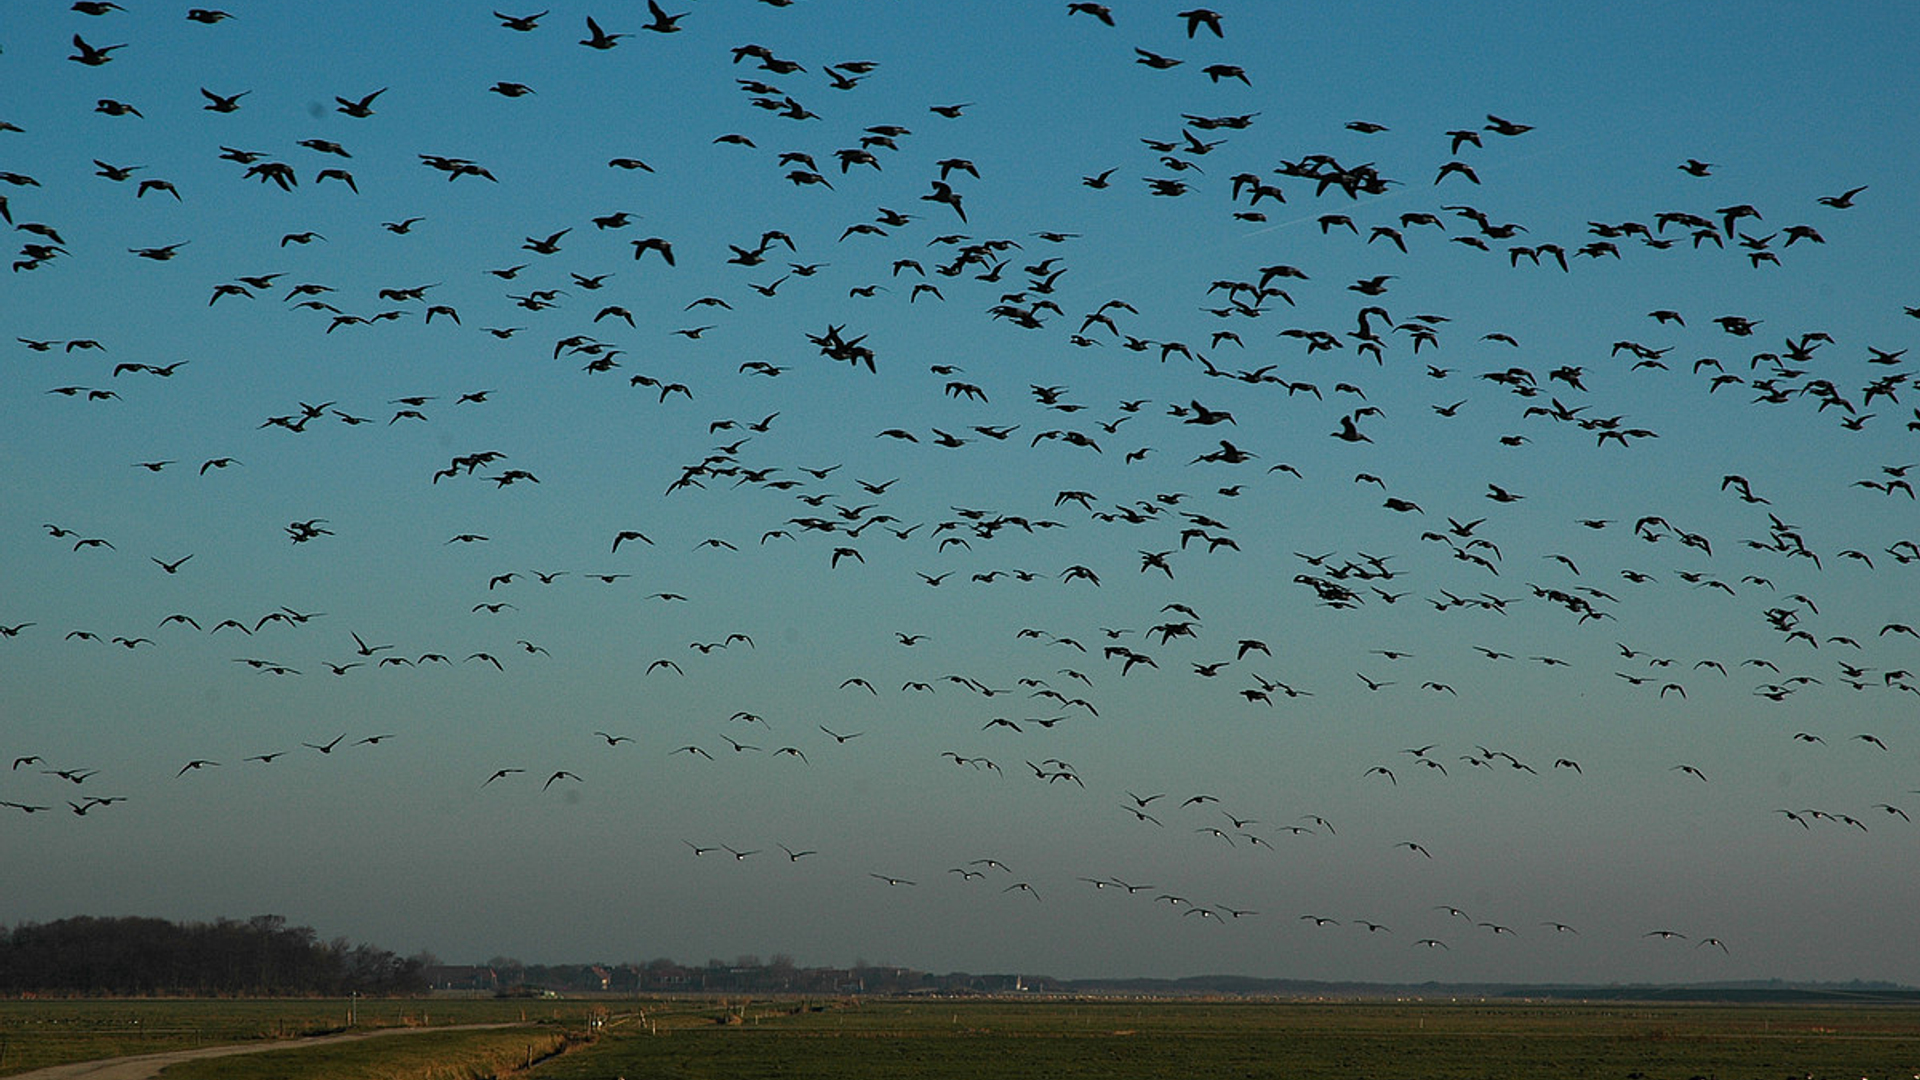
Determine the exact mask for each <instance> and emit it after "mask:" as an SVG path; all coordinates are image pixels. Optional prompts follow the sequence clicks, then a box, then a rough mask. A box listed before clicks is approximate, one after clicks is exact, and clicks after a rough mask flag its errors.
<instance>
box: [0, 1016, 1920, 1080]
mask: <svg viewBox="0 0 1920 1080" xmlns="http://www.w3.org/2000/svg"><path fill="white" fill-rule="evenodd" d="M345 1010H346V1003H345V1002H315V1001H302V1002H199V1001H178V1002H144V1001H143V1002H91V1001H89V1002H7V1003H0V1038H4V1039H5V1042H6V1046H7V1050H6V1052H5V1057H4V1059H3V1060H0V1075H12V1074H15V1073H18V1072H22V1071H25V1070H27V1069H31V1068H34V1067H37V1066H40V1065H46V1064H51V1063H54V1062H56V1061H72V1060H83V1059H86V1058H92V1057H102V1056H111V1055H114V1054H125V1053H142V1052H151V1051H153V1050H158V1049H165V1048H170V1047H179V1046H193V1045H196V1044H200V1045H207V1044H213V1043H218V1042H223V1041H225V1042H245V1041H251V1040H260V1039H266V1038H273V1037H276V1036H286V1035H295V1034H299V1033H302V1032H313V1031H319V1030H322V1029H331V1028H334V1027H338V1026H339V1024H340V1022H341V1020H342V1019H343V1018H344V1015H345ZM358 1014H359V1015H358V1019H359V1023H360V1025H361V1026H362V1027H365V1026H368V1025H432V1026H435V1027H441V1026H449V1025H453V1024H472V1023H486V1022H511V1023H516V1024H517V1023H519V1022H520V1021H522V1020H523V1019H524V1020H525V1021H526V1022H527V1024H528V1025H529V1027H525V1028H512V1029H504V1030H502V1029H494V1030H487V1031H472V1030H469V1031H458V1032H456V1031H437V1032H429V1033H426V1034H423V1035H418V1036H414V1037H409V1038H395V1039H375V1040H367V1041H364V1042H359V1043H349V1044H333V1045H331V1046H327V1047H300V1046H298V1044H290V1046H289V1048H287V1049H284V1050H275V1051H272V1052H270V1054H269V1055H267V1056H265V1057H262V1056H258V1055H249V1056H246V1057H237V1058H230V1059H205V1060H199V1061H193V1062H188V1063H184V1064H181V1065H177V1066H174V1067H173V1068H171V1069H170V1070H169V1071H168V1072H167V1074H166V1075H167V1076H168V1077H169V1078H173V1080H223V1078H227V1077H245V1076H258V1075H262V1074H263V1073H262V1070H263V1068H267V1069H269V1071H271V1073H272V1074H273V1075H275V1076H280V1077H287V1078H290V1080H300V1078H304V1077H320V1076H327V1077H341V1076H347V1077H356V1078H358V1077H364V1078H368V1080H379V1078H385V1077H399V1076H407V1077H421V1076H427V1077H442V1076H444V1077H449V1078H453V1077H470V1076H489V1075H507V1074H509V1073H514V1072H519V1073H520V1074H521V1075H526V1076H530V1077H534V1078H538V1080H604V1078H606V1077H611V1076H625V1077H629V1078H633V1080H638V1078H641V1077H675V1078H700V1077H716V1078H718V1077H727V1078H756V1077H781V1078H783V1080H808V1078H813V1077H820V1078H823V1080H824V1078H830V1077H831V1078H836V1080H844V1078H849V1077H863V1076H874V1077H880V1076H885V1077H928V1078H947V1077H952V1078H967V1080H973V1078H976V1077H979V1076H983V1075H991V1076H994V1077H1036V1078H1038V1077H1047V1078H1050V1080H1051V1078H1060V1077H1121V1078H1126V1077H1141V1078H1147V1077H1154V1078H1159V1077H1168V1076H1211V1077H1224V1076H1239V1077H1287V1078H1290V1080H1318V1078H1322V1077H1325V1078H1336V1077H1337V1078H1340V1080H1354V1078H1362V1077H1406V1076H1418V1077H1422V1078H1429V1080H1444V1078H1452V1077H1459V1078H1462V1080H1466V1078H1473V1080H1485V1078H1501V1077H1537V1076H1552V1077H1554V1078H1555V1080H1588V1078H1594V1080H1669V1078H1671V1080H1690V1078H1692V1077H1696V1076H1704V1077H1714V1078H1716V1080H1740V1078H1755V1080H1779V1078H1781V1077H1789V1076H1790V1077H1796V1078H1797V1077H1810V1078H1814V1080H1824V1078H1835V1080H1838V1078H1847V1080H1853V1078H1856V1077H1874V1078H1883V1077H1902V1078H1905V1077H1911V1076H1914V1075H1916V1074H1917V1073H1920V1012H1916V1011H1914V1010H1910V1009H1901V1008H1881V1007H1858V1008H1854V1007H1844V1006H1819V1007H1808V1006H1738V1007H1735V1006H1716V1005H1640V1004H1633V1003H1620V1002H1609V1003H1606V1004H1604V1005H1595V1004H1589V1003H1577V1002H1576V1003H1552V1004H1538V1003H1527V1002H1515V1001H1499V1002H1495V1001H1482V1000H1464V999H1463V1000H1440V1001H1414V1000H1409V1001H1397V1002H1304V1001H1282V1002H1252V1001H1148V1000H1137V1001H1136V1000H1115V999H1095V1000H1006V999H995V1000H961V1001H952V1000H914V1001H898V1000H883V1001H872V1000H847V999H835V1000H811V1001H802V1000H785V999H774V1000H767V999H754V1000H748V999H728V1000H720V999H693V1000H687V999H680V1000H665V999H639V1000H635V999H617V1000H615V999H599V1000H591V1001H582V1000H562V1001H539V1002H493V1001H485V1002H440V1001H433V1002H425V1001H405V1002H361V1003H360V1004H359V1006H358ZM136 1027H138V1028H145V1029H148V1030H146V1031H145V1032H142V1033H138V1034H136V1033H133V1032H131V1031H130V1030H129V1029H131V1028H136ZM569 1035H571V1036H572V1037H573V1038H574V1039H576V1040H577V1041H576V1042H575V1043H574V1044H573V1045H572V1047H571V1048H570V1049H568V1050H567V1051H566V1052H564V1053H561V1054H557V1055H555V1056H552V1057H549V1058H547V1059H546V1060H543V1061H538V1063H537V1064H535V1065H534V1067H533V1068H532V1069H531V1070H526V1071H524V1072H523V1071H522V1070H523V1069H524V1066H525V1064H526V1061H527V1059H528V1058H529V1057H531V1058H534V1059H536V1060H537V1059H539V1058H541V1057H543V1056H545V1055H547V1054H548V1053H550V1051H551V1050H552V1049H556V1048H558V1047H559V1046H560V1044H561V1043H562V1042H563V1041H564V1040H566V1039H567V1038H568V1036H569ZM268 1061H270V1062H271V1065H270V1067H269V1066H267V1065H264V1064H263V1063H264V1062H268Z"/></svg>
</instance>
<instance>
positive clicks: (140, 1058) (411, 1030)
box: [7, 1024, 520, 1080]
mask: <svg viewBox="0 0 1920 1080" xmlns="http://www.w3.org/2000/svg"><path fill="white" fill-rule="evenodd" d="M519 1026H520V1025H518V1024H458V1025H451V1026H446V1027H397V1028H379V1029H376V1030H374V1031H363V1032H353V1033H350V1034H346V1035H322V1036H319V1037H317V1038H312V1039H273V1040H268V1041H264V1042H257V1043H237V1044H233V1045H228V1046H199V1047H195V1048H193V1049H191V1050H167V1051H163V1052H161V1053H157V1054H135V1055H133V1056H131V1057H117V1058H101V1059H99V1060H96V1061H73V1062H68V1063H67V1064H65V1065H51V1066H48V1067H47V1068H44V1069H35V1070H34V1071H33V1072H28V1073H15V1074H14V1075H13V1076H10V1077H8V1078H7V1080H152V1078H153V1077H156V1076H159V1075H160V1070H161V1069H164V1068H166V1067H167V1066H169V1065H177V1064H179V1063H180V1062H182V1061H193V1060H195V1059H197V1058H210V1057H226V1056H227V1055H229V1054H260V1053H265V1052H266V1051H268V1050H290V1049H296V1048H299V1047H304V1046H325V1045H327V1044H328V1043H337V1042H351V1041H353V1040H356V1039H378V1038H385V1037H388V1036H396V1035H417V1034H419V1033H421V1032H425V1031H484V1030H486V1029H488V1028H507V1027H519Z"/></svg>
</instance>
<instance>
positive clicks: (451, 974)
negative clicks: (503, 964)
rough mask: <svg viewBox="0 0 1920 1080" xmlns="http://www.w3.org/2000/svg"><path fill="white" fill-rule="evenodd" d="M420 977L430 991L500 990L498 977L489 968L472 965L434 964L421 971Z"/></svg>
mask: <svg viewBox="0 0 1920 1080" xmlns="http://www.w3.org/2000/svg"><path fill="white" fill-rule="evenodd" d="M420 973H421V975H423V976H424V977H425V978H426V980H427V987H428V989H431V990H486V991H494V990H498V989H500V977H499V975H497V974H496V973H495V972H494V970H493V969H492V968H490V967H480V966H475V965H472V964H435V965H433V966H431V967H427V968H423V969H421V972H420Z"/></svg>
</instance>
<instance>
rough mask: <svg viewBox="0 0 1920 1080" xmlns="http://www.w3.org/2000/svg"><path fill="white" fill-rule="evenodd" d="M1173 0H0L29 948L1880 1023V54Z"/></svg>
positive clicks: (1888, 403) (1893, 279) (1511, 8)
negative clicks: (257, 928)
mask: <svg viewBox="0 0 1920 1080" xmlns="http://www.w3.org/2000/svg"><path fill="white" fill-rule="evenodd" d="M1217 2H1218V3H1219V5H1220V6H1219V7H1218V8H1217V9H1216V11H1217V21H1218V33H1217V34H1216V32H1215V31H1214V30H1213V29H1212V28H1211V27H1210V26H1209V25H1208V20H1207V19H1205V18H1200V17H1194V18H1191V19H1190V18H1189V17H1188V16H1186V15H1185V14H1184V13H1185V12H1188V11H1197V10H1200V9H1190V8H1187V7H1185V6H1184V5H1176V4H1162V3H1150V2H1145V0H1114V2H1113V3H1111V4H1110V5H1108V7H1107V9H1106V14H1107V15H1108V16H1109V17H1110V19H1111V23H1112V25H1108V24H1107V22H1106V21H1104V20H1103V19H1102V18H1100V17H1099V15H1098V13H1097V12H1096V11H1094V10H1092V9H1095V8H1097V7H1098V5H1091V4H1076V5H1068V4H1065V3H1046V4H1026V3H1001V2H983V3H975V4H942V5H935V4H930V3H920V2H906V3H898V4H885V5H881V4H853V3H836V2H829V0H793V2H791V3H787V4H783V5H776V4H772V3H768V2H765V0H759V2H755V0H682V2H681V4H679V5H668V10H667V11H665V12H664V13H658V14H656V13H653V12H649V11H648V10H647V8H646V7H645V6H643V5H640V4H636V3H632V2H630V0H612V2H603V3H597V4H588V5H578V4H572V3H565V2H556V3H553V4H552V5H551V7H550V10H547V11H545V13H544V14H541V15H540V16H539V17H538V18H537V19H535V18H532V16H534V15H535V14H536V12H535V10H534V9H529V10H525V11H521V10H519V9H513V10H506V9H502V14H501V15H494V14H491V13H490V12H491V9H490V8H489V7H487V6H485V5H459V8H460V9H461V10H458V11H453V10H451V8H452V6H451V5H439V6H436V5H399V4H372V3H362V2H357V0H344V2H341V3H335V4H328V5H283V4H266V3H250V2H235V3H233V4H231V5H230V6H229V8H227V9H226V10H227V12H228V13H229V14H228V17H226V18H213V17H211V16H203V17H202V18H200V19H196V18H192V17H190V16H189V13H188V9H186V8H184V7H180V6H175V5H167V4H151V3H145V2H140V0H128V2H127V3H125V4H124V5H112V4H109V5H104V8H103V13H101V14H97V15H96V14H90V13H88V12H86V11H82V10H74V9H70V8H69V7H68V5H66V4H62V3H44V2H40V0H30V2H26V3H20V4H17V5H14V6H13V8H12V9H11V10H10V12H9V18H8V20H7V22H6V24H5V26H4V27H0V88H3V89H0V122H4V123H3V125H0V181H4V183H0V196H4V198H5V199H6V202H5V204H4V205H5V209H6V213H7V216H8V219H9V221H10V228H11V230H12V231H11V232H10V234H9V236H10V239H11V241H12V243H13V245H14V249H13V250H12V251H10V252H9V254H10V255H11V256H12V257H11V259H10V260H9V261H10V262H11V263H12V264H13V266H12V272H11V273H9V274H7V275H6V276H5V277H4V278H0V327H4V334H0V553H4V558H0V631H3V632H4V636H0V759H4V761H5V762H7V763H11V765H12V767H11V768H9V769H7V770H6V771H5V772H0V801H4V802H5V803H7V804H8V805H6V806H0V863H3V864H4V865H5V866H7V867H8V872H7V880H8V885H7V887H6V888H5V889H3V890H0V919H5V920H7V921H8V922H9V923H17V922H22V921H44V920H51V919H57V918H61V917H65V916H70V915H77V914H96V915H120V914H137V915H155V916H161V917H167V918H174V919H183V920H201V919H214V918H220V917H235V918H244V917H247V916H250V915H253V914H259V913H267V912H271V913H275V914H280V915H284V916H286V917H287V918H289V919H290V920H292V921H294V922H295V923H299V924H305V925H311V926H313V927H315V928H316V929H317V930H319V931H320V932H321V933H322V934H323V935H326V936H334V935H341V936H347V937H350V938H353V939H354V940H364V941H370V942H373V943H376V944H378V945H381V946H382V947H386V948H391V949H394V950H396V951H399V952H403V953H408V952H413V951H415V950H430V951H432V952H433V953H435V954H436V955H439V956H441V957H442V958H444V959H447V960H449V961H452V962H478V961H481V960H484V959H486V958H487V957H490V956H495V955H500V954H506V955H513V956H517V957H520V958H522V959H524V960H527V961H545V962H568V961H589V960H591V961H602V962H621V961H644V960H647V959H651V958H654V957H659V956H667V957H673V958H676V959H679V960H682V961H686V962H698V961H700V960H703V959H705V958H708V957H720V958H731V957H734V956H736V955H741V954H756V955H769V954H773V953H785V954H789V955H791V956H793V957H794V958H795V959H796V960H797V961H798V962H799V963H802V964H810V965H844V964H850V963H852V962H854V961H855V960H866V961H869V962H875V963H893V964H901V965H907V966H912V967H918V968H923V969H930V970H936V971H955V970H958V971H1002V972H1030V973H1043V974H1050V975H1056V976H1062V977H1078V976H1127V975H1158V976H1177V975H1187V974H1198V973H1219V972H1230V973H1243V974H1250V975H1262V976H1274V977H1296V978H1314V979H1361V980H1387V981H1406V982H1420V981H1426V980H1447V981H1454V980H1474V981H1481V980H1491V981H1532V982H1640V981H1653V982H1682V981H1706V980H1720V979H1748V978H1776V977H1777V978H1789V979H1854V978H1860V979H1886V980H1895V981H1906V982H1911V981H1913V980H1915V979H1916V978H1920V975H1916V971H1917V970H1920V968H1917V967H1916V962H1917V961H1920V944H1916V943H1915V941H1914V939H1913V937H1912V935H1911V934H1910V933H1907V932H1906V931H1907V930H1908V929H1909V928H1910V923H1911V916H1912V902H1911V901H1912V888H1911V883H1912V881H1913V880H1915V877H1916V874H1917V873H1920V843H1917V842H1916V841H1920V833H1916V832H1915V831H1914V830H1915V825H1914V824H1913V823H1912V822H1911V821H1910V820H1909V816H1908V815H1909V812H1912V813H1920V797H1916V795H1915V791H1916V789H1915V788H1913V787H1909V786H1908V785H1914V784H1920V768H1917V767H1916V766H1917V765H1920V735H1917V734H1916V732H1915V730H1914V724H1913V718H1914V717H1915V715H1916V705H1917V704H1920V702H1916V699H1915V697H1914V696H1913V695H1915V694H1916V693H1920V677H1916V676H1915V674H1914V672H1915V671H1916V670H1920V635H1916V634H1915V633H1914V631H1913V629H1911V628H1912V627H1917V626H1920V576H1916V575H1920V547H1916V546H1915V544H1916V542H1920V511H1917V510H1916V503H1915V501H1914V496H1913V489H1912V486H1911V485H1912V484H1914V483H1915V482H1920V473H1909V472H1908V470H1909V468H1912V467H1914V466H1915V463H1916V462H1920V434H1916V431H1920V426H1916V425H1920V411H1916V409H1915V402H1914V396H1915V394H1916V393H1920V389H1916V388H1915V387H1913V386H1912V385H1910V381H1911V373H1912V371H1913V370H1914V368H1913V362H1912V360H1911V359H1910V358H1909V357H1908V356H1907V355H1906V350H1907V349H1908V348H1909V347H1911V346H1912V344H1913V342H1914V339H1915V336H1916V332H1920V323H1916V322H1915V318H1916V317H1920V310H1917V309H1916V308H1915V305H1920V294H1916V293H1915V292H1914V291H1913V284H1912V283H1913V281H1914V280H1915V276H1914V273H1913V271H1914V260H1913V256H1912V252H1913V251H1914V250H1915V241H1916V239H1917V238H1916V232H1920V218H1916V217H1915V216H1914V215H1912V214H1911V213H1908V212H1906V210H1907V208H1909V207H1911V206H1912V205H1913V204H1914V200H1915V195H1916V191H1915V182H1914V179H1913V178H1914V177H1915V176H1916V175H1920V169H1917V168H1916V164H1920V163H1917V162H1916V161H1915V155H1916V153H1920V151H1917V150H1916V149H1915V147H1914V146H1913V145H1912V140H1910V139H1904V138H1901V137H1900V135H1901V133H1902V132H1904V131H1905V130H1906V129H1907V127H1908V126H1909V120H1908V118H1909V117H1910V116H1911V114H1912V110H1913V107H1914V104H1915V101H1916V87H1917V86H1920V79H1917V78H1916V76H1915V75H1914V74H1913V73H1912V71H1911V65H1909V64H1907V63H1906V60H1907V59H1908V58H1909V54H1910V53H1911V50H1912V46H1913V44H1914V37H1915V33H1914V29H1913V26H1912V24H1911V22H1910V20H1904V19H1901V18H1900V17H1899V15H1898V13H1896V12H1895V11H1894V10H1893V9H1892V8H1889V7H1884V6H1880V5H1865V4H1860V5H1843V6H1841V7H1838V8H1836V9H1833V10H1829V11H1825V12H1823V13H1822V14H1821V15H1820V16H1819V17H1818V18H1814V17H1812V16H1810V15H1808V14H1806V13H1805V12H1804V10H1803V9H1802V8H1800V7H1799V6H1798V5H1789V4H1756V5H1750V6H1749V7H1747V8H1743V14H1742V18H1741V19H1740V20H1739V21H1738V22H1737V23H1731V24H1730V23H1727V22H1726V21H1725V20H1724V12H1722V11H1720V10H1719V9H1718V8H1717V7H1716V6H1713V5H1705V4H1695V3H1686V4H1679V5H1674V4H1660V5H1654V4H1648V3H1614V4H1607V5H1597V4H1575V5H1562V6H1560V7H1558V8H1555V9H1554V10H1553V11H1551V12H1548V11H1545V10H1541V9H1535V8H1533V7H1530V6H1527V5H1510V4H1498V3H1480V2H1463V3H1457V4H1450V5H1445V6H1444V7H1436V6H1435V5H1432V4H1424V3H1380V4H1366V5H1358V6H1356V5H1346V4H1304V5H1273V4H1262V3H1253V2H1235V0H1217ZM83 6H84V5H83ZM507 17H515V18H519V17H524V18H525V22H526V23H528V24H531V26H530V28H527V29H516V28H514V27H512V26H509V25H507V23H508V22H510V21H513V20H512V19H510V18H507ZM589 19H591V20H592V21H593V24H594V25H597V26H599V27H600V28H601V31H602V32H603V33H604V34H605V35H610V36H612V43H611V47H607V48H595V47H592V46H590V45H585V44H582V42H583V41H591V40H593V38H594V34H593V33H592V32H591V31H590V28H589V25H588V20H589ZM1169 61H1178V62H1177V63H1169ZM1209 69H1211V73H1209ZM116 113H117V114H118V115H116ZM610 162H625V163H626V165H625V166H622V165H616V164H610ZM1690 163H1691V164H1690ZM276 176H280V177H284V178H286V181H287V182H286V183H285V184H284V185H283V184H281V183H278V182H276V180H275V177H276ZM303 241H304V242H303ZM663 248H664V249H665V250H664V251H663ZM668 251H670V253H671V256H672V257H671V258H670V259H669V258H667V257H666V253H667V252H668ZM1556 252H1558V253H1559V255H1560V256H1561V257H1564V259H1565V266H1564V268H1563V267H1562V266H1561V265H1560V264H1559V262H1558V261H1557V259H1556V254H1555V253H1556ZM248 279H254V280H253V281H251V282H250V281H249V280H248ZM1655 313H1659V314H1655Z"/></svg>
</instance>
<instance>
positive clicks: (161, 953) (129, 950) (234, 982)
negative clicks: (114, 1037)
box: [0, 915, 427, 996]
mask: <svg viewBox="0 0 1920 1080" xmlns="http://www.w3.org/2000/svg"><path fill="white" fill-rule="evenodd" d="M426 988H427V984H426V980H425V979H424V978H423V977H422V976H421V974H420V963H419V961H417V960H407V959H402V958H400V957H398V956H395V955H394V954H393V953H390V952H387V951H386V950H384V949H377V948H374V947H373V946H371V945H356V944H354V943H352V942H350V941H347V940H346V939H345V938H335V939H333V940H332V941H321V940H320V938H319V935H317V934H316V933H314V931H313V929H312V928H311V927H306V926H288V925H287V922H286V919H284V918H282V917H281V916H278V915H256V916H254V917H253V918H251V919H247V920H245V921H236V920H232V919H220V920H217V921H215V922H210V923H199V922H196V923H174V922H168V921H167V920H165V919H151V918H137V917H124V918H95V917H91V916H78V917H75V918H70V919H60V920H58V921H56V922H50V923H22V924H20V925H18V926H15V927H13V928H12V929H11V930H7V931H4V932H0V993H9V994H14V993H67V994H110V995H130V996H131V995H145V994H192V995H210V996H223V995H289V996H302V995H314V996H339V995H345V994H349V993H361V994H406V993H416V992H419V991H422V990H425V989H426Z"/></svg>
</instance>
